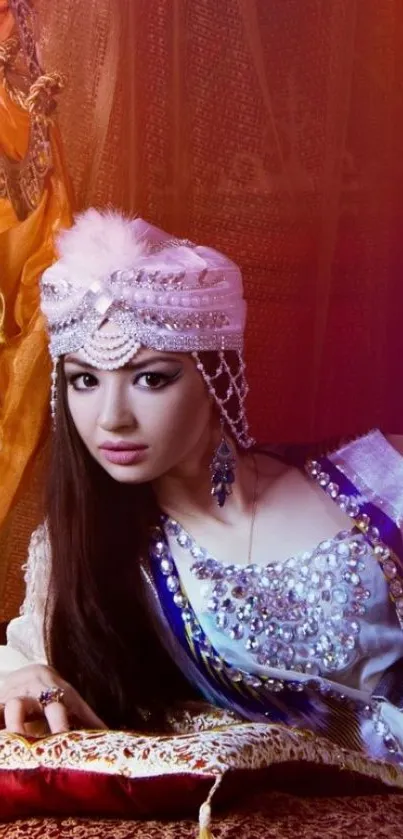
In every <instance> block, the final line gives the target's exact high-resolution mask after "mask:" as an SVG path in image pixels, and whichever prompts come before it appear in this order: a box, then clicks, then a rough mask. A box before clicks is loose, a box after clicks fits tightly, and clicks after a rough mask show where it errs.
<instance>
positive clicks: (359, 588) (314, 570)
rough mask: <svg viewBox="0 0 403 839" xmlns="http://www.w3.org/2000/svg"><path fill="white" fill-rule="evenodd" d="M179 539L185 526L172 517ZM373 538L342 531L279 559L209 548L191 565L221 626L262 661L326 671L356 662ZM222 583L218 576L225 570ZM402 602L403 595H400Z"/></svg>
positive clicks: (171, 524) (207, 606)
mask: <svg viewBox="0 0 403 839" xmlns="http://www.w3.org/2000/svg"><path fill="white" fill-rule="evenodd" d="M166 526H167V530H168V531H170V532H171V533H174V534H175V538H176V539H177V541H178V543H179V544H180V545H183V542H184V541H185V539H186V543H187V544H188V543H189V540H190V546H189V547H190V553H191V554H192V552H194V547H195V543H194V541H193V539H192V538H191V537H190V536H189V534H188V533H186V531H184V530H183V529H182V528H181V527H179V530H178V529H177V527H176V522H171V520H169V519H168V520H167V525H166ZM369 551H370V547H369V545H368V544H367V543H366V542H365V540H364V538H363V537H362V536H361V534H358V535H354V534H351V533H349V532H345V531H343V532H341V533H339V534H338V535H337V536H336V537H335V539H332V540H326V541H325V542H322V543H321V544H320V545H319V546H318V547H317V549H316V550H315V551H314V552H313V553H312V554H303V556H302V557H299V558H298V557H292V558H291V559H289V560H286V561H285V562H283V563H278V564H274V565H265V566H260V565H256V564H254V565H247V566H244V565H235V564H234V565H224V564H223V563H220V562H218V561H217V560H215V559H213V558H212V557H210V556H208V555H207V554H206V552H204V554H205V555H204V557H203V558H202V559H198V560H197V561H196V562H194V563H193V565H192V566H191V572H192V574H193V575H194V576H195V577H196V579H197V580H203V582H204V585H206V590H205V592H204V594H203V602H204V604H205V609H206V611H207V612H208V613H209V614H210V615H211V617H212V620H214V624H215V627H216V629H218V630H219V631H220V632H222V633H224V634H225V635H226V636H228V637H229V638H230V639H231V640H232V641H233V642H236V643H237V644H239V645H241V646H242V647H243V649H244V650H245V651H247V653H248V654H249V655H250V656H251V657H252V658H253V659H254V660H255V661H256V662H257V663H258V664H260V665H265V666H268V667H278V668H281V669H285V670H294V669H296V667H298V670H299V671H300V672H306V673H315V674H318V675H321V674H322V675H328V674H331V673H334V672H337V671H340V670H344V669H345V668H347V667H348V666H350V665H351V664H352V662H353V661H354V658H355V656H356V653H357V647H358V642H359V635H360V621H359V618H360V617H361V616H362V615H364V614H365V612H366V608H367V606H366V604H367V601H368V598H369V597H370V596H371V593H370V591H369V590H368V589H367V588H366V587H365V586H364V585H363V581H362V579H361V576H360V574H361V571H360V570H359V563H361V565H360V568H361V567H362V565H363V562H365V557H366V555H367V554H368V552H369ZM223 572H224V574H225V584H223V583H222V582H219V583H218V584H217V583H216V582H215V580H216V578H217V577H220V576H221V575H222V573H223ZM402 602H403V599H402Z"/></svg>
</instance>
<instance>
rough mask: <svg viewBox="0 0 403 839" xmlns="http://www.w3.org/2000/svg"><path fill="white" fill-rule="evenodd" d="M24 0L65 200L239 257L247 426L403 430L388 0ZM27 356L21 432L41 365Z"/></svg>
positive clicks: (38, 386) (396, 134)
mask: <svg viewBox="0 0 403 839" xmlns="http://www.w3.org/2000/svg"><path fill="white" fill-rule="evenodd" d="M3 1H4V0H3ZM10 3H11V4H12V6H13V8H15V9H16V10H19V11H21V9H22V8H23V7H25V6H26V5H27V0H10ZM33 3H34V7H35V11H36V15H37V38H38V41H39V53H40V56H41V62H42V65H43V66H44V67H45V69H46V71H47V72H54V71H59V72H61V73H63V74H64V76H65V78H66V85H65V89H64V91H63V93H62V94H61V96H60V99H59V125H60V129H61V136H62V140H63V145H64V153H65V156H66V161H67V166H68V170H69V173H70V175H71V178H72V181H73V185H74V190H75V196H76V204H77V206H78V207H79V208H83V207H87V206H89V205H91V204H94V205H96V206H101V207H102V206H106V205H108V204H112V205H115V206H118V207H121V208H123V209H124V210H126V211H127V212H129V213H138V214H140V215H142V216H143V217H145V218H147V219H149V220H150V221H152V222H154V223H156V224H158V225H160V226H162V227H164V228H166V229H168V230H170V231H172V232H173V233H175V235H179V236H180V235H184V236H186V237H189V238H190V239H193V240H195V241H198V242H204V243H206V244H209V245H213V246H216V247H218V248H220V249H222V250H223V251H225V252H226V253H227V254H228V255H229V256H231V257H232V258H233V259H235V260H236V261H238V262H239V263H240V265H241V266H242V269H243V273H244V277H245V287H246V296H247V299H248V303H249V322H248V334H247V342H246V356H247V362H248V369H249V380H250V385H251V393H250V401H249V410H250V415H251V420H252V426H253V431H254V433H255V436H257V437H258V438H260V439H265V440H270V439H271V440H295V441H301V440H304V441H309V440H314V439H319V438H325V437H330V436H332V437H333V436H340V435H352V434H355V433H358V432H361V431H364V430H367V429H368V428H370V427H371V426H375V425H377V426H381V427H382V428H384V429H386V430H388V431H391V432H393V431H394V432H402V431H403V428H402V425H403V410H402V409H403V388H402V382H401V359H402V358H403V330H402V328H401V320H402V314H403V295H402V291H401V270H402V264H403V236H402V231H401V220H402V215H403V213H402V208H401V204H402V195H403V162H402V161H403V156H402V153H401V146H402V136H403V97H402V89H403V63H402V60H401V56H402V53H403V6H402V3H401V0H281V2H276V0H220V2H217V0H197V2H193V0H86V2H85V10H84V8H83V3H82V2H81V0H52V2H49V0H33ZM0 8H1V6H0ZM24 118H25V115H24V114H22V115H20V119H21V120H22V121H23V119H24ZM15 127H16V128H17V125H16V126H15ZM1 130H2V129H1V128H0V131H1ZM19 132H22V133H19ZM16 133H17V135H18V136H20V137H21V138H24V136H25V140H24V139H22V140H20V142H22V145H23V144H24V142H26V135H24V130H23V128H22V127H21V129H18V130H17V132H16ZM15 142H17V141H15ZM20 153H21V152H18V154H20ZM43 201H44V205H43V207H44V206H45V205H46V207H48V197H46V196H45V193H44V198H43ZM40 206H41V205H38V208H37V209H36V210H35V213H39V214H40V213H41V209H40ZM43 211H44V210H43ZM60 218H61V216H60ZM1 224H3V208H1ZM24 224H25V225H27V227H29V226H30V225H32V228H31V229H36V230H37V226H36V223H35V221H34V214H32V215H31V216H28V218H27V219H26V220H25V221H24V222H23V223H22V224H21V225H19V226H18V229H19V230H20V231H21V234H23V231H24ZM50 228H51V226H50V227H49V226H48V227H46V225H45V227H44V228H41V230H43V243H46V241H49V240H48V239H47V235H48V233H49V231H50ZM41 236H42V233H38V239H37V243H38V247H39V238H40V237H41ZM22 239H23V241H24V243H25V244H24V248H25V247H27V246H28V245H27V243H28V241H29V236H28V235H27V238H25V235H24V236H23V237H22ZM42 247H44V248H45V250H46V247H47V246H46V244H43V245H42ZM0 248H1V245H0ZM17 251H18V253H20V254H21V256H22V254H23V251H22V250H21V251H20V246H19V247H18V248H14V253H17ZM3 253H4V251H1V254H3ZM40 262H41V260H40V259H37V262H36V266H37V268H39V265H40ZM32 276H33V275H32ZM13 283H14V285H13V287H14V289H15V293H17V288H18V289H20V291H21V289H24V293H25V295H28V296H29V294H33V295H35V294H36V291H35V288H34V286H35V283H34V285H30V283H29V282H28V283H27V282H25V283H22V282H21V275H20V274H19V273H18V270H17V271H16V273H15V275H14V280H13ZM28 296H27V297H26V299H28ZM25 311H26V316H27V310H25ZM8 317H10V310H8ZM30 323H33V322H32V321H30ZM37 323H39V322H37ZM14 326H15V325H14ZM14 326H13V324H11V327H10V326H9V327H8V328H9V333H8V334H9V335H13V334H14V333H13V329H14ZM10 328H11V332H10ZM17 331H18V330H17ZM15 334H16V333H15ZM12 340H14V338H13V339H12ZM17 340H18V339H17ZM31 340H32V341H38V342H41V341H43V333H42V332H41V330H40V329H39V331H38V332H33V333H32V334H31ZM27 346H28V345H27ZM7 351H8V350H5V351H3V353H4V352H5V353H7ZM26 369H27V370H28V368H26ZM15 370H17V368H15ZM31 372H32V375H31V374H30V376H28V377H27V378H26V380H25V381H26V384H27V390H26V394H27V398H28V393H30V394H31V397H32V402H31V410H30V416H31V421H32V425H33V429H36V430H35V434H36V435H37V436H36V439H39V435H40V433H41V429H43V428H44V422H45V420H44V417H45V406H44V398H43V394H44V389H46V385H45V384H44V381H45V376H46V370H45V367H43V369H42V370H41V372H40V374H37V372H36V370H35V369H34V368H32V371H31ZM16 374H17V373H16ZM21 392H22V391H21ZM40 394H42V396H41V395H40ZM26 404H27V403H25V405H26ZM16 410H19V408H16ZM24 410H26V408H25V409H24ZM15 416H18V415H17V414H15ZM24 433H25V432H24ZM32 439H33V437H32ZM19 440H23V433H22V432H21V434H19ZM16 452H17V453H18V449H17V448H16ZM10 497H11V496H10ZM3 503H4V502H3ZM21 510H22V512H21V516H22V515H23V508H21ZM1 514H2V511H1V509H0V516H1ZM3 566H4V563H0V569H1V568H2V567H3ZM1 573H2V572H1V570H0V577H1ZM0 583H1V579H0ZM0 589H1V586H0Z"/></svg>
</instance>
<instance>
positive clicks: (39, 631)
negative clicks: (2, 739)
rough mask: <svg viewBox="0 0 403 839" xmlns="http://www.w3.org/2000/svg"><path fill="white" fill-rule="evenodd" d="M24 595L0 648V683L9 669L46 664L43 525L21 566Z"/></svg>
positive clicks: (47, 568)
mask: <svg viewBox="0 0 403 839" xmlns="http://www.w3.org/2000/svg"><path fill="white" fill-rule="evenodd" d="M24 570H25V577H24V579H25V582H26V592H25V600H24V602H23V604H22V606H21V610H20V616H19V617H18V618H14V620H12V621H10V623H9V625H8V628H7V645H6V646H0V680H3V679H5V678H6V676H7V675H8V674H9V673H11V672H12V671H13V670H17V669H18V668H19V667H24V666H26V665H27V664H32V663H41V664H45V663H46V653H45V643H44V622H45V607H46V600H47V595H48V589H49V579H50V545H49V539H48V534H47V529H46V526H45V525H41V526H40V527H38V528H37V530H35V532H34V533H33V535H32V537H31V541H30V545H29V550H28V560H27V563H26V566H25V569H24Z"/></svg>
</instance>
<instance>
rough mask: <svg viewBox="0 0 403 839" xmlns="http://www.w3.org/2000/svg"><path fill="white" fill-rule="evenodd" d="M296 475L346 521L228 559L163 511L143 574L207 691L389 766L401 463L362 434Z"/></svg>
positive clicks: (395, 692) (402, 660)
mask: <svg viewBox="0 0 403 839" xmlns="http://www.w3.org/2000/svg"><path fill="white" fill-rule="evenodd" d="M307 474H308V477H309V478H311V479H313V480H315V481H317V482H318V483H319V485H320V486H322V488H323V490H324V491H325V492H327V494H328V495H329V498H331V499H332V500H333V502H334V503H337V504H338V505H339V506H340V508H341V509H343V510H345V512H346V513H347V514H348V515H349V516H350V518H351V520H352V528H351V530H350V531H343V532H341V533H338V534H336V535H334V536H333V537H331V538H329V539H327V540H325V541H322V542H321V543H320V544H319V545H317V546H316V547H315V548H314V549H313V550H312V551H309V552H307V553H304V554H301V555H299V556H295V557H290V558H289V559H288V560H286V561H284V562H282V563H276V562H269V563H267V564H261V565H257V564H253V565H252V564H251V565H247V566H245V565H238V566H237V565H229V564H225V563H221V562H219V561H217V559H215V558H214V557H211V556H209V554H208V553H207V552H206V551H205V550H203V548H202V547H201V546H199V545H197V544H196V543H195V541H194V540H193V539H192V537H191V536H190V535H189V534H188V533H187V532H186V531H185V530H184V529H183V528H182V527H181V526H180V525H179V524H178V522H175V521H173V520H172V519H169V518H165V519H164V520H163V522H162V527H161V529H160V530H159V532H158V533H156V534H155V536H154V542H153V546H152V550H151V567H152V572H153V577H154V582H155V585H156V587H157V590H158V593H159V596H160V600H161V603H162V605H163V609H164V611H165V615H166V618H167V620H168V623H169V624H170V627H171V630H172V633H173V634H174V635H175V637H176V638H177V639H179V640H180V641H181V644H182V649H183V650H187V653H188V658H189V659H190V660H192V662H197V674H198V675H200V677H202V679H200V678H198V676H196V683H197V684H198V685H199V687H200V688H201V690H203V689H204V690H205V688H204V683H205V682H206V681H207V683H208V691H207V694H206V695H208V696H209V698H210V699H211V693H212V691H213V694H214V699H215V701H216V702H219V703H220V704H223V705H225V706H227V707H232V708H236V709H237V710H238V711H240V712H241V713H242V714H243V715H244V716H246V717H248V718H249V719H255V720H256V719H262V718H265V719H268V720H281V721H283V722H284V721H285V722H288V723H289V724H290V725H293V726H295V725H296V726H298V727H308V728H311V729H312V730H314V731H316V732H318V733H321V734H327V735H328V736H329V737H331V738H332V739H333V740H335V741H336V742H338V743H339V744H340V745H347V746H349V747H352V748H365V749H366V750H368V751H369V752H370V753H372V754H374V755H378V756H379V755H382V756H384V757H387V758H388V759H391V760H395V761H397V762H400V761H401V759H402V755H401V749H402V745H403V717H402V716H401V712H400V710H398V707H399V704H400V703H401V700H402V699H403V679H402V676H403V634H402V630H401V614H402V612H403V597H402V592H403V587H402V582H401V569H402V568H403V561H402V559H403V551H402V545H401V541H402V540H401V530H400V515H401V511H402V510H403V460H402V458H401V457H400V456H399V455H398V454H397V453H396V452H395V451H394V450H393V449H392V447H391V446H390V445H389V444H388V443H387V442H386V440H385V439H384V437H383V436H382V435H381V434H380V433H379V432H372V433H371V434H369V435H367V436H366V437H364V438H361V439H360V440H357V441H355V442H354V443H351V444H349V445H348V446H346V447H344V448H343V449H340V450H339V451H338V452H336V453H334V454H333V455H331V456H330V457H328V458H323V459H321V460H320V461H318V462H314V463H312V462H311V463H309V464H307ZM388 700H390V701H388Z"/></svg>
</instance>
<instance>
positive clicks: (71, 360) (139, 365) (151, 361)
mask: <svg viewBox="0 0 403 839" xmlns="http://www.w3.org/2000/svg"><path fill="white" fill-rule="evenodd" d="M64 362H65V364H76V365H77V366H78V367H82V368H83V369H85V370H94V371H97V370H99V367H94V365H93V364H90V363H89V362H88V361H83V360H82V359H81V358H77V357H76V356H74V355H66V356H65V358H64ZM161 362H165V363H166V362H169V363H171V364H173V363H175V364H178V363H179V362H180V359H179V358H177V357H176V356H172V355H171V354H170V355H169V356H168V355H159V356H152V357H151V358H145V359H143V360H142V361H129V363H128V364H125V365H124V367H121V368H117V369H121V370H141V369H143V368H144V367H155V366H156V365H157V364H161Z"/></svg>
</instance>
